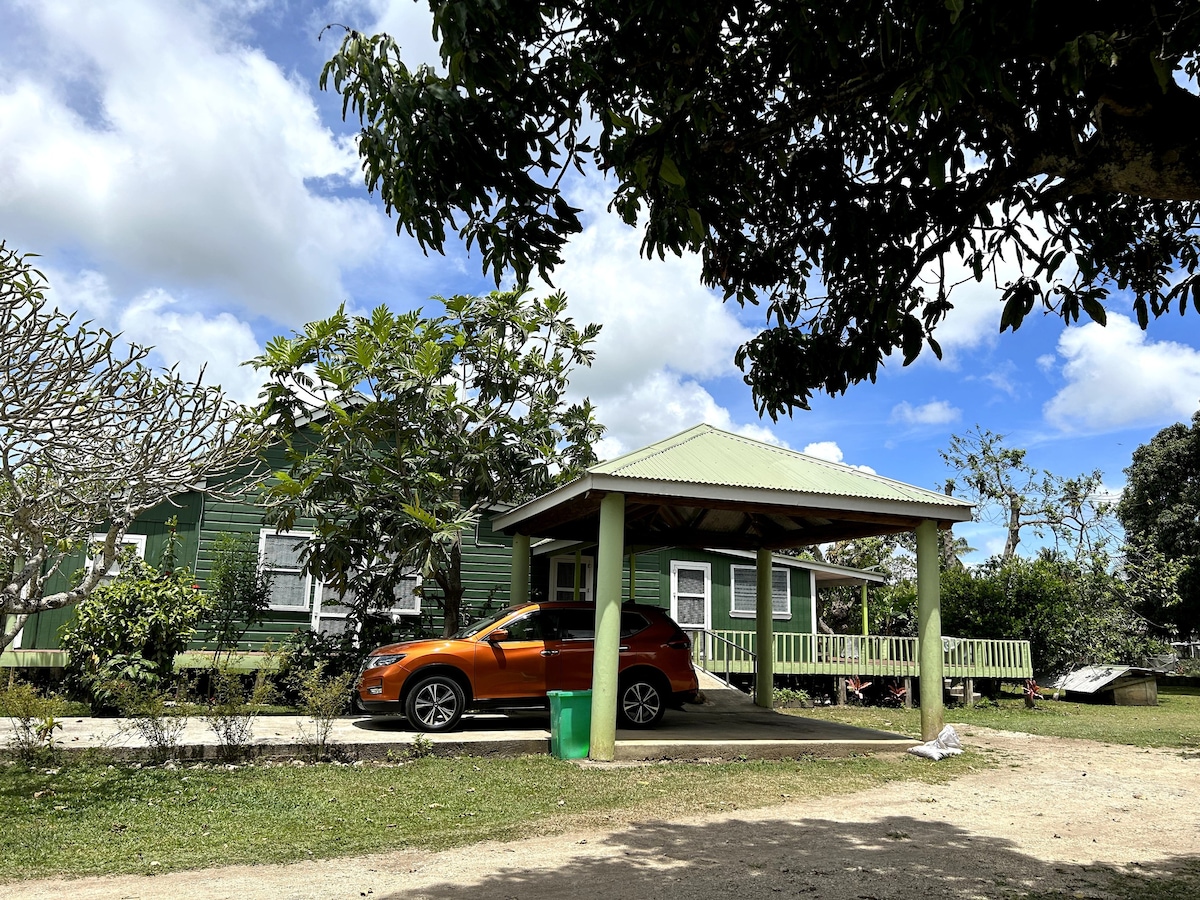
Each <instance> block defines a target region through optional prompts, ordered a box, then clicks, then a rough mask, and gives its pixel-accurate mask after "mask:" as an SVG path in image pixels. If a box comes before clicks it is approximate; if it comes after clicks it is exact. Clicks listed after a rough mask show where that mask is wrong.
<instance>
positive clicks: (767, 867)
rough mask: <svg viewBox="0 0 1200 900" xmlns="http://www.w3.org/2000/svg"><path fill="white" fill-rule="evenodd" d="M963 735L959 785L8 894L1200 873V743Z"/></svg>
mask: <svg viewBox="0 0 1200 900" xmlns="http://www.w3.org/2000/svg"><path fill="white" fill-rule="evenodd" d="M959 731H960V734H962V735H963V738H964V743H965V744H966V745H967V746H969V747H972V748H974V749H977V750H980V751H981V752H983V753H985V754H987V755H988V756H989V757H990V758H991V759H992V760H994V761H995V762H996V765H995V766H993V767H990V768H987V769H981V770H979V771H976V772H973V773H971V774H969V775H967V776H966V777H964V778H960V779H958V780H956V781H954V782H952V783H950V784H946V785H940V786H929V785H922V784H894V785H889V786H886V787H882V788H877V789H873V790H870V791H865V792H862V793H859V794H853V795H850V796H843V797H833V798H829V799H826V800H822V801H819V802H816V803H808V804H804V805H790V806H777V807H771V808H769V809H762V810H755V811H738V812H733V813H727V814H718V815H705V816H698V817H695V818H692V819H687V820H677V821H673V822H665V821H638V822H632V823H629V824H628V825H627V826H625V827H621V828H617V829H614V830H609V831H594V830H589V831H587V832H580V831H576V832H572V833H565V834H560V835H555V836H549V837H538V838H532V839H529V840H524V841H519V842H513V843H494V842H492V843H485V844H478V845H474V846H470V847H463V848H459V849H456V850H448V851H443V852H436V853H433V852H423V851H402V852H396V853H387V854H381V855H377V856H371V857H364V858H356V859H336V860H325V861H317V862H309V863H300V864H294V865H283V866H253V867H251V866H237V867H229V868H217V869H208V870H204V871H198V872H180V873H171V874H167V875H161V876H156V877H149V878H148V877H145V876H121V877H114V878H86V879H78V880H69V881H64V880H53V881H38V882H25V883H22V884H10V885H0V897H14V898H15V897H20V898H30V900H33V898H60V897H65V896H69V897H72V898H73V900H87V898H97V900H98V898H106V900H107V898H113V900H115V898H134V897H172V898H197V900H216V898H239V900H259V898H261V900H267V898H270V900H283V898H355V897H370V898H372V900H385V898H404V900H426V898H429V900H510V898H520V900H551V898H554V900H560V898H569V900H590V898H597V900H599V898H605V900H612V898H654V900H676V898H681V900H690V898H697V900H699V898H705V900H708V898H729V900H743V898H760V897H763V898H765V897H780V896H784V897H803V896H811V897H814V898H822V900H918V898H919V900H938V898H944V897H953V898H1000V897H1012V896H1015V895H1020V894H1021V893H1024V892H1027V891H1062V892H1064V896H1067V897H1072V896H1074V897H1087V898H1106V897H1112V896H1115V894H1114V893H1113V891H1114V887H1115V882H1114V878H1118V879H1119V878H1127V879H1133V880H1140V879H1154V878H1159V877H1164V876H1165V877H1174V878H1176V879H1180V880H1183V881H1184V883H1186V884H1189V885H1190V884H1192V879H1195V884H1197V885H1200V753H1197V752H1180V751H1163V750H1138V749H1134V748H1129V747H1116V746H1112V745H1106V744H1094V743H1090V742H1087V741H1072V740H1066V739H1059V738H1042V737H1030V736H1028V735H1017V734H1011V733H1006V732H995V731H989V730H987V729H983V728H974V727H969V726H960V727H959ZM931 765H936V763H931ZM1114 872H1116V873H1128V874H1127V875H1122V874H1116V875H1114ZM1181 873H1182V874H1181ZM1129 883H1130V882H1129V881H1126V884H1127V885H1128V884H1129ZM1179 896H1186V893H1184V894H1180V895H1179Z"/></svg>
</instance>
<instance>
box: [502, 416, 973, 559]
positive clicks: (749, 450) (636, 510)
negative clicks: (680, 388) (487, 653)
mask: <svg viewBox="0 0 1200 900" xmlns="http://www.w3.org/2000/svg"><path fill="white" fill-rule="evenodd" d="M614 492H619V493H622V494H624V495H625V498H626V509H625V523H626V528H625V544H626V546H627V547H629V549H639V548H641V547H665V546H677V547H725V548H731V549H747V550H750V549H757V548H759V547H768V548H773V549H778V548H783V547H798V546H804V545H807V544H816V543H823V542H826V541H834V540H845V539H849V538H855V537H865V536H868V535H874V534H887V533H894V532H898V531H909V530H911V529H913V528H915V527H916V526H917V525H918V524H919V523H920V522H922V521H925V520H929V519H933V520H935V521H937V522H938V523H939V525H941V526H942V527H947V526H949V525H950V524H952V523H954V522H962V521H966V520H968V519H970V517H971V504H969V503H967V502H966V501H964V500H959V499H957V498H955V497H949V496H946V495H945V494H939V493H937V492H935V491H928V490H925V489H924V488H919V487H914V486H913V485H909V484H904V483H903V482H899V481H893V480H892V479H890V478H883V477H881V476H879V475H875V474H873V473H870V472H863V471H861V470H859V469H854V468H852V467H850V466H844V465H841V464H839V463H832V462H828V461H826V460H821V459H816V458H814V457H811V456H805V455H804V454H802V453H796V452H795V451H792V450H786V449H784V448H782V447H777V446H774V445H772V444H767V443H763V442H762V441H756V440H752V439H751V438H746V437H742V436H741V435H736V434H730V433H729V432H726V431H721V430H719V429H717V428H713V427H712V426H710V425H697V426H696V427H694V428H690V429H688V430H687V431H684V432H681V433H680V434H677V435H675V436H674V437H669V438H667V439H665V440H662V441H659V442H658V443H656V444H652V445H650V446H649V447H645V448H643V449H641V450H635V451H634V452H632V453H628V454H626V455H624V456H621V457H618V458H617V459H613V460H610V461H608V462H603V463H599V464H597V465H595V466H592V467H591V468H589V469H588V470H587V471H586V472H585V473H584V474H583V475H582V476H581V477H579V478H577V479H575V480H574V481H572V482H570V483H568V484H566V485H564V486H562V487H560V488H558V489H556V490H554V491H551V492H550V493H548V494H544V495H542V496H541V497H538V498H536V499H535V500H531V501H529V502H528V503H525V504H523V505H521V506H518V507H517V508H516V509H513V510H511V511H509V512H507V513H505V514H503V515H501V516H498V517H497V518H496V520H495V527H497V528H499V529H501V530H503V531H505V532H507V533H509V534H513V533H518V532H519V533H522V534H529V535H535V536H539V537H552V538H561V539H568V540H595V539H596V536H597V534H598V530H599V508H600V500H601V498H602V497H603V496H604V495H606V494H609V493H614Z"/></svg>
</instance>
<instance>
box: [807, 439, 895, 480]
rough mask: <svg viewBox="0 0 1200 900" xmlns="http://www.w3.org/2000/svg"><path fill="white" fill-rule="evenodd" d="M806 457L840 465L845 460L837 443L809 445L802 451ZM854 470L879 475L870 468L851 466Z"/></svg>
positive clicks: (822, 442) (821, 442)
mask: <svg viewBox="0 0 1200 900" xmlns="http://www.w3.org/2000/svg"><path fill="white" fill-rule="evenodd" d="M800 452H801V453H803V454H804V455H805V456H812V457H815V458H816V459H823V460H825V461H826V462H833V463H840V462H842V460H843V459H844V458H845V454H844V453H842V448H841V447H839V446H838V445H837V442H836V441H815V442H814V443H811V444H808V445H807V446H806V447H805V448H804V449H803V450H801V451H800ZM843 464H845V463H843ZM850 468H852V469H858V470H859V471H860V472H867V473H869V474H871V475H876V474H878V473H877V472H876V471H875V470H874V469H872V468H871V467H870V466H850Z"/></svg>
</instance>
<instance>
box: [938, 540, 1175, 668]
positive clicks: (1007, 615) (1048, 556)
mask: <svg viewBox="0 0 1200 900" xmlns="http://www.w3.org/2000/svg"><path fill="white" fill-rule="evenodd" d="M1110 569H1111V567H1110V565H1109V560H1108V559H1107V557H1105V556H1104V554H1097V555H1092V556H1087V557H1084V558H1082V559H1075V558H1072V557H1070V556H1066V555H1063V554H1061V553H1057V552H1055V551H1053V550H1049V549H1046V550H1043V551H1042V552H1040V553H1039V554H1038V555H1037V556H1036V557H1035V558H1033V559H1023V558H1021V557H1013V558H1009V559H1005V558H1003V557H992V558H991V559H989V560H987V561H986V562H984V563H983V564H982V565H979V566H976V567H974V568H970V569H953V570H949V571H944V572H943V573H942V583H941V613H942V630H943V632H944V633H946V634H953V635H955V636H956V637H978V638H993V639H994V638H1001V639H1008V640H1026V641H1029V642H1030V651H1031V653H1032V655H1033V666H1034V671H1035V672H1036V673H1037V674H1038V675H1039V676H1041V675H1045V674H1052V673H1059V672H1065V671H1070V670H1072V669H1075V668H1078V667H1079V666H1084V665H1093V664H1101V663H1119V664H1125V665H1128V664H1131V663H1137V662H1139V661H1140V660H1142V659H1144V658H1145V657H1147V656H1150V655H1153V654H1155V653H1157V652H1160V651H1161V649H1162V644H1161V642H1160V640H1159V639H1158V638H1157V637H1156V634H1155V629H1154V628H1153V627H1152V626H1151V623H1150V622H1148V621H1147V620H1146V619H1145V617H1143V616H1142V615H1141V614H1140V612H1139V611H1138V609H1137V607H1138V606H1139V605H1140V603H1141V601H1142V599H1143V598H1142V597H1141V596H1139V594H1138V589H1137V588H1135V589H1132V590H1131V589H1130V586H1129V583H1128V582H1127V581H1126V580H1124V579H1123V578H1122V577H1121V576H1119V575H1115V574H1113V572H1112V571H1110Z"/></svg>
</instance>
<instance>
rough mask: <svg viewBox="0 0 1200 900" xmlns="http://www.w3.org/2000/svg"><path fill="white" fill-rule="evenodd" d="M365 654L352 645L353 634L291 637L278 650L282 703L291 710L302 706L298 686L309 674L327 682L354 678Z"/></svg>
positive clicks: (293, 635) (316, 634)
mask: <svg viewBox="0 0 1200 900" xmlns="http://www.w3.org/2000/svg"><path fill="white" fill-rule="evenodd" d="M367 652H368V651H367V649H363V648H361V647H358V646H356V645H355V643H354V635H352V634H339V635H328V634H320V633H318V632H315V631H298V632H296V633H295V634H292V635H290V636H289V637H288V638H287V639H286V640H285V641H284V642H283V644H282V646H281V647H280V649H279V670H278V672H279V683H280V685H281V687H282V689H283V694H284V700H285V702H287V703H288V704H290V705H293V706H301V705H303V702H304V701H303V700H302V698H301V696H300V685H301V683H302V682H303V679H304V678H305V677H307V676H308V674H309V673H311V672H316V671H318V670H319V671H320V672H321V674H322V677H327V678H328V677H338V676H341V675H345V674H350V675H351V676H353V675H354V674H356V673H357V672H358V664H359V663H360V662H361V661H362V658H363V657H364V656H366V655H367Z"/></svg>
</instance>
